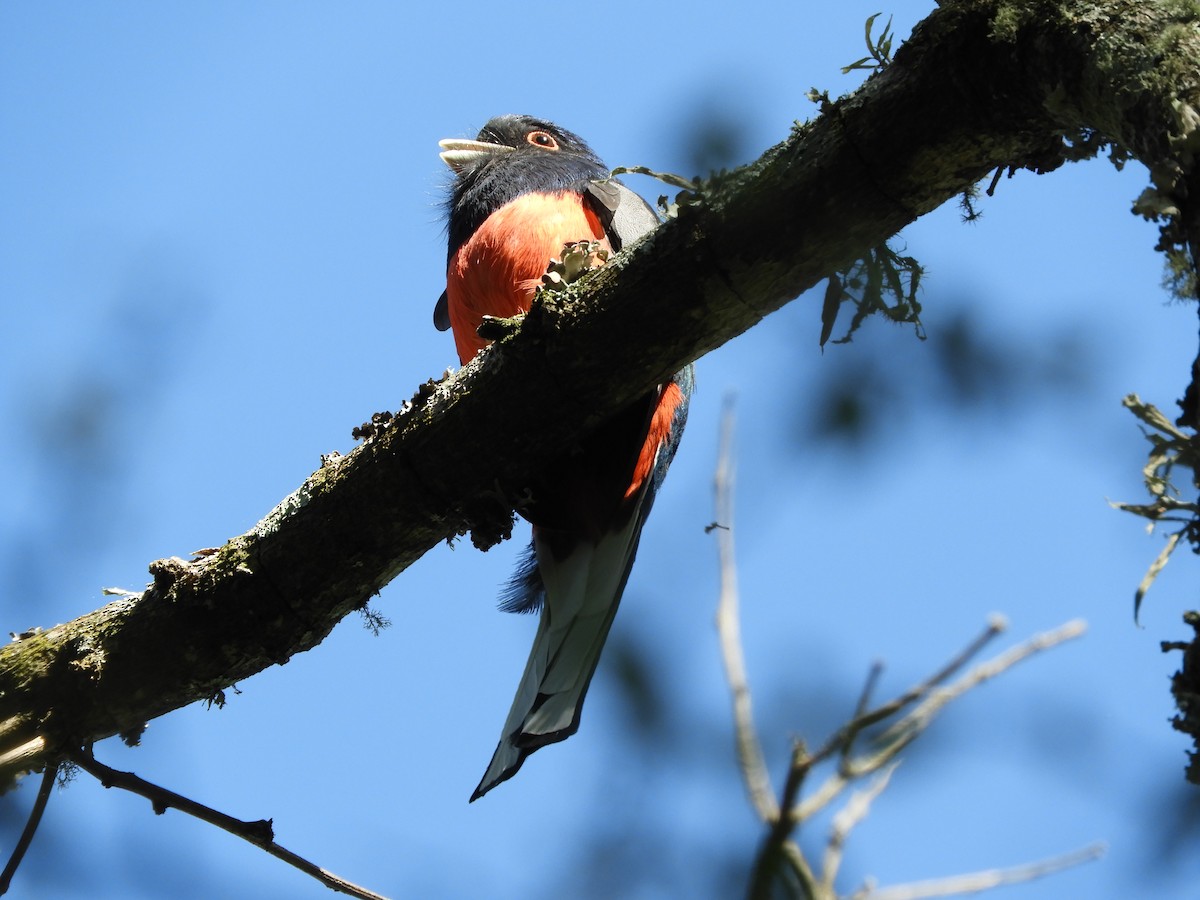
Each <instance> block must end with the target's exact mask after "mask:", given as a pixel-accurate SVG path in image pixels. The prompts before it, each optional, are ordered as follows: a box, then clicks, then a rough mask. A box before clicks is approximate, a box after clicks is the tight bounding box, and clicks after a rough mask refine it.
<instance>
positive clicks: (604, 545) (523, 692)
mask: <svg viewBox="0 0 1200 900" xmlns="http://www.w3.org/2000/svg"><path fill="white" fill-rule="evenodd" d="M641 506H642V503H641V502H639V503H638V507H641ZM644 512H645V511H644V510H643V509H641V508H638V509H635V510H634V512H633V515H631V516H630V517H629V521H628V522H627V523H626V525H625V526H624V527H623V528H621V529H620V530H618V531H614V532H610V533H608V534H606V535H604V536H603V537H601V538H600V540H599V541H598V542H597V543H594V544H593V543H590V542H581V543H580V544H578V545H576V546H575V547H574V548H573V549H572V550H571V552H570V553H569V554H567V555H566V556H565V557H564V558H563V559H555V558H554V553H553V552H552V551H551V549H550V548H549V546H548V545H545V544H542V543H540V542H539V541H538V540H537V536H536V533H535V536H534V550H535V552H536V554H537V564H538V569H539V573H540V576H541V580H542V582H543V584H544V586H545V597H546V599H545V602H544V603H543V605H542V612H541V619H540V621H539V622H538V630H537V635H536V636H535V637H534V640H533V649H532V650H531V651H530V653H529V660H528V662H526V664H525V673H524V675H522V677H521V685H520V687H519V688H518V689H517V696H516V698H515V699H514V700H513V705H512V709H511V710H510V711H509V713H508V719H507V720H506V721H505V723H504V731H503V733H502V736H501V738H500V744H499V746H498V747H497V748H496V753H495V755H494V756H493V757H492V761H491V763H490V764H489V765H488V768H487V771H486V772H485V773H484V776H483V780H482V781H480V782H479V786H478V787H477V788H475V793H474V794H472V795H471V800H472V801H474V800H477V799H479V798H480V797H482V796H483V795H484V794H486V793H487V792H488V791H490V790H491V789H492V788H494V787H495V786H496V785H498V784H500V783H501V782H502V781H506V780H507V779H509V778H511V777H512V776H513V775H515V774H516V772H517V770H518V769H519V768H520V767H521V764H522V763H524V762H525V758H526V757H527V756H529V754H531V753H533V751H535V750H537V749H538V748H539V747H544V746H546V745H547V744H553V743H555V742H556V741H562V740H566V739H567V738H568V737H570V736H571V735H572V734H574V733H575V731H576V730H577V729H578V728H579V713H580V710H581V709H582V708H583V699H584V696H585V695H586V694H587V689H588V685H589V684H590V683H591V680H592V675H593V673H595V671H596V664H597V663H598V662H599V660H600V651H601V650H602V649H603V648H604V641H605V639H606V638H607V637H608V631H609V628H611V627H612V622H613V617H614V616H615V615H616V612H617V606H618V605H619V603H620V602H621V593H622V591H624V589H625V582H626V580H627V579H628V577H629V570H630V568H631V567H632V566H633V558H634V555H635V554H636V553H637V544H638V538H639V537H640V535H641V530H642V521H643V520H644Z"/></svg>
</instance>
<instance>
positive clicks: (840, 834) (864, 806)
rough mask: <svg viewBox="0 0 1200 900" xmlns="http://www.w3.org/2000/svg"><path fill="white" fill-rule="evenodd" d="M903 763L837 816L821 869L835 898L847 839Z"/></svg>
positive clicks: (854, 797)
mask: <svg viewBox="0 0 1200 900" xmlns="http://www.w3.org/2000/svg"><path fill="white" fill-rule="evenodd" d="M898 765H899V763H892V764H891V765H890V766H888V767H887V768H886V769H884V770H883V771H882V772H880V773H879V775H878V776H877V777H876V778H875V780H874V781H873V782H871V784H870V786H869V787H867V789H866V790H863V791H855V792H854V793H853V794H852V795H851V796H850V800H849V802H847V803H846V805H845V806H843V807H842V808H841V809H840V810H839V811H838V813H837V815H835V816H834V817H833V828H832V829H831V830H830V833H829V843H828V844H826V845H825V859H824V861H823V862H822V866H821V883H822V885H823V886H824V888H825V889H826V890H827V891H828V892H829V894H830V896H832V895H833V881H834V879H835V878H837V873H838V869H840V868H841V866H842V854H843V851H844V850H845V849H846V839H847V838H848V837H849V836H850V832H851V831H853V830H854V826H856V825H858V823H859V822H861V821H862V820H863V819H865V818H866V817H867V813H868V812H869V811H870V809H871V803H872V802H873V801H874V800H875V798H876V797H878V796H879V795H880V794H882V793H883V792H884V791H885V790H887V786H888V782H890V781H891V780H892V773H893V772H895V771H896V766H898Z"/></svg>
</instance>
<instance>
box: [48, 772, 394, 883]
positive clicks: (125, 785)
mask: <svg viewBox="0 0 1200 900" xmlns="http://www.w3.org/2000/svg"><path fill="white" fill-rule="evenodd" d="M69 758H70V760H71V762H73V763H75V764H76V765H78V766H79V767H80V768H81V769H83V770H84V771H85V772H87V773H88V774H90V775H93V776H94V777H95V778H96V779H97V780H98V781H99V782H100V783H101V784H102V785H104V786H105V787H106V788H112V787H115V788H120V789H122V790H126V791H129V792H130V793H133V794H138V795H139V796H142V797H145V798H146V799H147V800H149V801H150V803H151V805H152V806H153V807H154V812H155V814H156V815H162V814H163V813H164V812H166V811H167V810H168V809H171V808H174V809H177V810H179V811H180V812H182V813H187V814H188V815H189V816H195V817H196V818H197V819H200V820H202V821H205V822H208V823H209V824H210V825H215V826H217V827H218V828H220V829H221V830H223V831H228V832H229V833H230V834H232V835H236V836H237V837H240V838H241V839H242V840H245V841H249V842H250V843H251V844H254V845H255V846H256V847H260V848H261V849H263V850H265V851H266V852H267V853H269V854H271V855H272V856H274V857H275V858H276V859H281V860H283V861H284V862H285V863H287V864H288V865H290V866H294V867H295V868H297V869H299V870H300V871H301V872H304V873H305V874H306V875H310V876H312V877H313V878H315V879H316V880H317V881H319V882H321V884H323V885H325V886H326V887H327V888H330V889H331V890H334V891H338V892H339V893H342V894H349V895H350V896H351V897H358V898H360V900H387V898H386V897H384V896H383V895H382V894H376V893H375V892H374V891H370V890H367V889H366V888H364V887H359V886H358V885H357V884H353V883H352V882H349V881H346V880H345V879H344V878H341V877H339V876H337V875H334V874H333V873H332V872H330V871H329V870H328V869H322V868H321V867H320V866H318V865H316V864H315V863H312V862H309V861H308V860H307V859H305V858H304V857H302V856H298V855H297V854H295V853H293V852H292V851H291V850H288V849H286V848H284V847H281V846H279V844H277V843H275V831H274V828H273V821H272V820H271V819H259V820H258V821H255V822H244V821H242V820H241V819H235V818H234V817H233V816H229V815H226V814H225V813H223V812H218V811H217V810H215V809H212V808H211V807H208V806H205V805H204V804H202V803H197V802H196V801H195V800H190V799H188V798H187V797H184V796H183V795H181V794H176V793H175V792H174V791H169V790H167V789H166V788H164V787H160V786H158V785H156V784H152V783H151V782H149V781H146V780H145V779H143V778H139V777H138V776H137V775H134V774H133V773H132V772H121V771H119V770H117V769H111V768H109V767H108V766H106V765H104V764H103V763H101V762H99V761H97V759H96V757H95V756H93V755H92V752H91V749H90V748H85V749H82V750H79V751H77V752H75V753H73V754H71V756H70V757H69Z"/></svg>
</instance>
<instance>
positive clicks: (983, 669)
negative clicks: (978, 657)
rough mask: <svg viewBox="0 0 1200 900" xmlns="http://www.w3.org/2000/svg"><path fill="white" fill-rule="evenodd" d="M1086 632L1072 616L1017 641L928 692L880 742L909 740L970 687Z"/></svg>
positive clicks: (1082, 625)
mask: <svg viewBox="0 0 1200 900" xmlns="http://www.w3.org/2000/svg"><path fill="white" fill-rule="evenodd" d="M1085 631H1087V623H1086V622H1085V621H1083V620H1082V619H1072V620H1071V621H1070V622H1067V623H1065V624H1063V625H1060V626H1059V627H1058V628H1055V629H1054V630H1052V631H1044V632H1042V633H1041V634H1035V635H1034V636H1033V637H1031V638H1030V639H1029V640H1027V641H1025V643H1023V644H1018V645H1017V646H1016V647H1013V648H1012V649H1011V650H1008V651H1006V652H1004V653H1002V654H1000V655H999V656H997V657H995V658H994V659H990V660H988V661H987V662H985V663H980V664H979V665H978V666H976V667H975V668H974V669H972V670H971V671H970V672H968V673H967V674H966V675H964V676H963V677H962V678H960V679H959V680H958V681H956V682H955V683H954V684H952V685H950V686H949V687H946V688H943V689H941V690H937V691H934V692H933V693H931V694H930V695H929V696H928V697H927V698H926V699H925V700H924V701H923V702H922V703H921V704H920V705H918V706H917V707H916V708H915V709H913V710H912V712H910V713H909V714H908V715H906V716H905V717H904V718H903V719H901V720H900V721H898V722H896V723H895V724H894V725H892V726H890V727H889V728H888V729H887V731H885V732H884V733H883V734H882V735H880V736H879V743H880V744H881V745H884V746H885V747H886V746H887V745H891V744H893V743H896V742H901V741H902V742H903V743H905V744H907V743H909V742H910V741H911V740H912V739H913V738H914V737H915V736H916V735H917V734H919V733H920V732H921V731H923V730H924V729H925V728H927V727H928V725H929V723H930V722H931V721H932V720H933V718H934V717H935V716H936V715H937V714H938V713H939V712H941V711H942V710H943V709H944V708H945V707H946V705H947V704H948V703H950V701H952V700H955V699H957V698H958V697H961V696H962V695H963V694H965V693H966V692H967V691H969V690H971V689H972V688H975V687H978V686H979V685H981V684H983V683H984V682H985V681H990V680H991V679H992V678H995V677H996V676H997V675H1000V674H1002V673H1004V672H1006V671H1007V670H1009V669H1011V668H1012V667H1013V666H1015V665H1016V664H1017V663H1019V662H1023V661H1024V660H1026V659H1028V658H1029V657H1031V656H1033V655H1034V654H1036V653H1041V652H1043V651H1045V650H1049V649H1051V648H1053V647H1057V646H1058V645H1059V644H1062V643H1064V642H1066V641H1069V640H1073V639H1075V638H1077V637H1080V636H1081V635H1082V634H1083V633H1084V632H1085Z"/></svg>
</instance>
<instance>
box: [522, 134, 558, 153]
mask: <svg viewBox="0 0 1200 900" xmlns="http://www.w3.org/2000/svg"><path fill="white" fill-rule="evenodd" d="M525 140H526V141H528V142H529V143H531V144H533V146H535V147H538V148H540V149H542V150H557V149H558V141H556V140H555V139H554V136H553V135H552V134H550V133H549V132H547V131H531V132H529V134H527V135H525Z"/></svg>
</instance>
